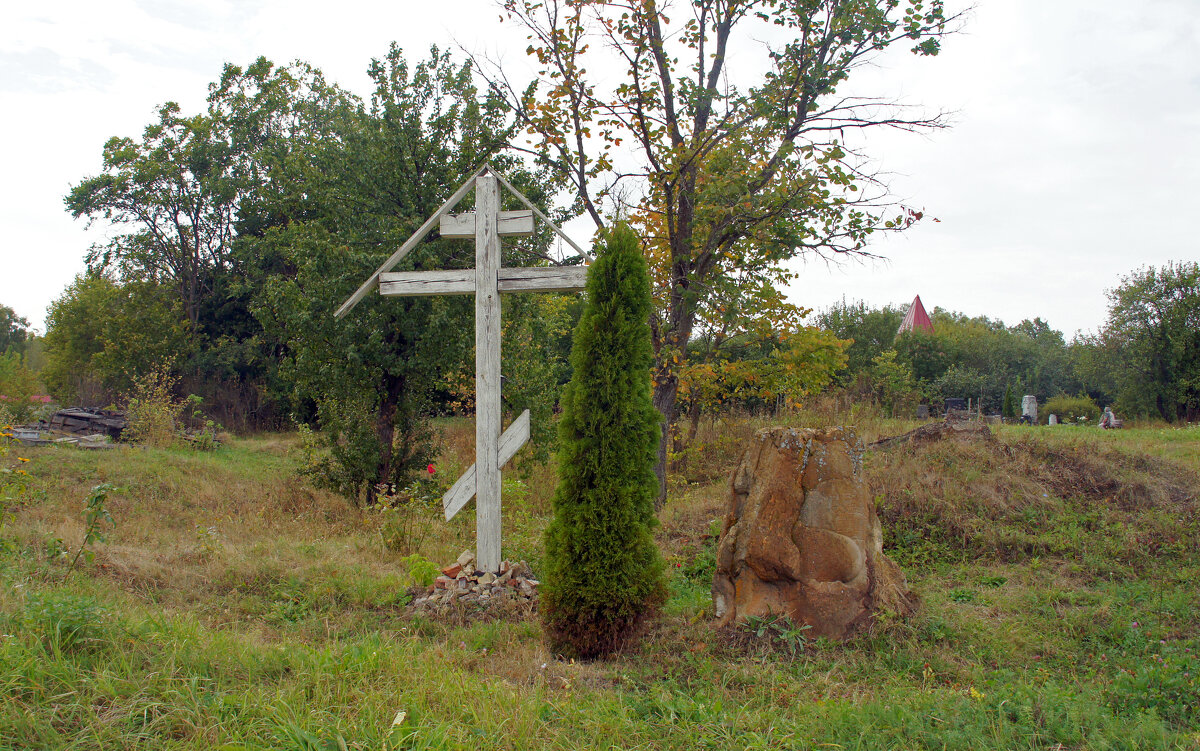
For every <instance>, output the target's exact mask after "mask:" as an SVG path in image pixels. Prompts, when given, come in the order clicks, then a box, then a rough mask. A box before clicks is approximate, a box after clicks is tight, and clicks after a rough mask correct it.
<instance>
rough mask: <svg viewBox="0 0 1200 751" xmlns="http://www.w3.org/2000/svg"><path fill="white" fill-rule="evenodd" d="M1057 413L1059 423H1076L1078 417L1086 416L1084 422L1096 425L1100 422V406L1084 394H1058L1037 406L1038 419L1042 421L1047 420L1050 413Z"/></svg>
mask: <svg viewBox="0 0 1200 751" xmlns="http://www.w3.org/2000/svg"><path fill="white" fill-rule="evenodd" d="M1052 414H1053V415H1058V421H1059V422H1061V423H1071V424H1074V423H1077V422H1079V421H1080V419H1079V418H1081V417H1083V418H1087V419H1086V422H1088V423H1090V424H1092V425H1096V424H1098V423H1099V422H1100V408H1099V407H1097V406H1096V403H1095V402H1094V401H1092V400H1091V398H1089V397H1086V396H1067V395H1066V394H1059V395H1058V396H1055V397H1052V398H1050V399H1047V400H1046V403H1045V404H1043V405H1041V406H1040V407H1038V419H1039V420H1041V421H1042V422H1043V423H1045V422H1047V421H1049V419H1050V415H1052Z"/></svg>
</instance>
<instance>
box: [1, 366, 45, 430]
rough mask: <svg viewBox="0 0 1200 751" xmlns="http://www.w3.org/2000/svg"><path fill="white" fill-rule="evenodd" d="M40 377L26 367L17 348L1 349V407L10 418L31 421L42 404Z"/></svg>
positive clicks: (18, 420) (17, 420)
mask: <svg viewBox="0 0 1200 751" xmlns="http://www.w3.org/2000/svg"><path fill="white" fill-rule="evenodd" d="M38 392H39V388H38V378H37V376H36V375H35V374H34V373H33V372H32V371H30V370H29V368H27V367H25V363H24V361H23V358H22V357H21V355H20V354H18V352H17V351H16V349H10V350H9V351H7V352H4V351H0V408H3V409H4V410H5V411H6V412H7V413H8V415H9V420H11V421H16V422H26V421H29V420H30V419H31V418H32V416H33V414H34V413H35V412H36V411H37V410H38V408H40V407H41V406H42V402H41V401H40V400H39V399H38V396H39V393H38Z"/></svg>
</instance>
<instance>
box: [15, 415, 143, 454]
mask: <svg viewBox="0 0 1200 751" xmlns="http://www.w3.org/2000/svg"><path fill="white" fill-rule="evenodd" d="M125 425H126V421H125V413H124V412H123V411H120V410H115V409H90V408H87V407H68V408H67V409H60V410H58V411H57V412H54V413H52V414H50V415H49V416H48V417H46V418H44V419H42V420H39V421H38V422H36V423H34V424H32V425H22V426H18V427H17V428H15V430H14V436H15V437H16V439H17V442H18V443H21V444H22V445H25V446H48V445H59V446H61V445H72V446H78V447H79V448H87V449H104V448H112V442H113V441H115V440H118V439H119V438H120V437H121V431H123V430H125Z"/></svg>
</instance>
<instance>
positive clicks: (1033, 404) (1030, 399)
mask: <svg viewBox="0 0 1200 751" xmlns="http://www.w3.org/2000/svg"><path fill="white" fill-rule="evenodd" d="M1021 416H1022V417H1028V418H1029V419H1030V420H1031V421H1033V422H1037V397H1036V396H1034V395H1033V394H1026V395H1025V397H1024V398H1023V399H1021Z"/></svg>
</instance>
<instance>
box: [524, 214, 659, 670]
mask: <svg viewBox="0 0 1200 751" xmlns="http://www.w3.org/2000/svg"><path fill="white" fill-rule="evenodd" d="M649 316H650V277H649V273H648V270H647V267H646V260H645V259H644V258H643V257H642V255H641V253H640V252H639V249H638V242H637V238H636V237H635V236H634V234H633V232H632V231H631V230H630V229H629V228H627V227H624V226H621V227H618V228H616V229H615V230H613V231H612V232H611V233H610V234H609V235H608V236H607V237H606V238H605V244H604V246H603V247H601V248H600V252H599V254H598V258H597V259H596V262H595V263H594V264H592V266H591V268H590V269H589V271H588V282H587V303H586V307H585V308H584V312H583V316H582V317H581V318H580V321H579V326H578V327H577V328H576V329H575V341H574V345H573V347H572V350H571V364H572V366H573V367H574V374H573V376H572V377H571V382H570V383H569V384H568V385H567V388H566V391H565V393H564V394H563V399H562V409H563V412H562V419H561V422H560V423H559V435H560V439H561V441H562V447H561V449H560V451H559V463H558V467H559V470H558V487H557V488H556V489H555V493H554V519H553V520H552V521H551V522H550V525H549V527H548V528H547V530H546V564H545V575H544V580H543V586H542V591H541V605H540V609H541V615H542V623H543V625H544V626H545V629H546V634H547V637H548V639H549V642H550V646H551V649H553V650H554V651H555V652H557V653H560V654H569V655H573V656H578V657H583V658H594V657H599V656H601V655H604V654H608V653H611V652H614V651H616V650H617V649H619V648H620V647H621V646H622V645H624V644H625V643H627V642H628V641H629V639H630V638H631V637H632V636H633V635H634V634H635V633H636V631H637V629H638V627H639V625H640V624H641V623H642V622H643V620H644V619H645V617H646V616H647V615H648V614H649V613H650V612H651V611H653V610H654V609H655V608H656V607H658V606H659V605H660V604H661V603H662V602H663V600H664V599H665V598H666V582H665V580H664V576H663V568H664V566H663V562H662V558H661V557H660V555H659V553H658V549H657V548H656V547H655V545H654V536H653V533H652V530H653V527H654V525H655V524H656V520H655V518H654V498H655V496H656V495H657V491H658V482H657V480H656V478H655V475H654V463H655V454H656V450H657V448H658V436H659V428H658V421H659V417H658V412H657V411H656V410H655V409H654V405H653V404H652V403H651V401H650V366H651V364H652V363H653V361H654V355H653V353H652V351H651V347H650V326H649Z"/></svg>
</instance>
